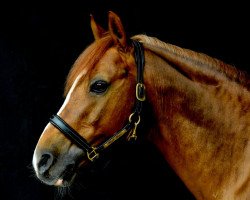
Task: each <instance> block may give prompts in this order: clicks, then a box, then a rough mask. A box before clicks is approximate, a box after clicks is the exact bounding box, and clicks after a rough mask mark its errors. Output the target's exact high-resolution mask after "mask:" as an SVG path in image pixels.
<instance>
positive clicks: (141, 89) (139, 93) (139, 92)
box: [136, 83, 146, 101]
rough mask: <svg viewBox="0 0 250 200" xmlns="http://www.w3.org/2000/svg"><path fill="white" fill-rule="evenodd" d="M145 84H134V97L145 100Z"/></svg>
mask: <svg viewBox="0 0 250 200" xmlns="http://www.w3.org/2000/svg"><path fill="white" fill-rule="evenodd" d="M145 89H146V87H145V85H144V84H143V83H137V84H136V98H137V99H138V100H139V101H145V100H146V95H145Z"/></svg>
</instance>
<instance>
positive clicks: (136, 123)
mask: <svg viewBox="0 0 250 200" xmlns="http://www.w3.org/2000/svg"><path fill="white" fill-rule="evenodd" d="M135 113H136V112H133V113H132V114H131V115H130V116H129V122H130V123H131V122H132V121H133V120H132V117H133V116H134V115H135ZM137 117H138V120H137V121H136V120H135V122H134V124H135V125H138V124H139V123H140V121H141V117H140V115H137Z"/></svg>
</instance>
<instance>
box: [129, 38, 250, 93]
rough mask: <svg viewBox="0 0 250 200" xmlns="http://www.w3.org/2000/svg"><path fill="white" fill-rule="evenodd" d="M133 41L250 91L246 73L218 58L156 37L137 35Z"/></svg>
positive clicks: (249, 82) (249, 80)
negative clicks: (191, 64)
mask: <svg viewBox="0 0 250 200" xmlns="http://www.w3.org/2000/svg"><path fill="white" fill-rule="evenodd" d="M132 39H135V40H138V41H140V42H142V43H143V44H144V46H145V48H147V49H149V50H152V51H154V50H155V48H160V49H162V50H163V51H167V52H169V53H171V54H174V55H175V56H178V58H181V59H183V60H185V61H188V62H190V61H191V62H192V63H195V64H196V65H197V66H200V67H206V68H208V70H209V71H216V72H217V73H219V74H220V75H223V76H225V77H226V78H228V79H229V80H232V81H235V82H237V83H239V84H240V85H241V86H243V87H245V88H246V89H248V90H250V78H249V75H248V74H247V73H246V72H243V71H241V70H239V69H236V68H235V67H234V66H232V65H229V64H226V63H224V62H222V61H220V60H218V59H216V58H212V57H210V56H208V55H206V54H203V53H198V52H195V51H192V50H189V49H184V48H180V47H178V46H175V45H172V44H169V43H165V42H163V41H161V40H159V39H157V38H155V37H149V36H146V35H136V36H134V37H132Z"/></svg>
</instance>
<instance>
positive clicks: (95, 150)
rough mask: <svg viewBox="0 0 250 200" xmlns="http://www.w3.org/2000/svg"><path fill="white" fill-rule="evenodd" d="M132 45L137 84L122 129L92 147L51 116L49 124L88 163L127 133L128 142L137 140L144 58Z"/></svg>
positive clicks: (57, 118) (59, 118)
mask: <svg viewBox="0 0 250 200" xmlns="http://www.w3.org/2000/svg"><path fill="white" fill-rule="evenodd" d="M132 44H133V46H134V53H135V62H136V65H137V84H136V88H135V89H136V92H135V96H136V102H135V109H134V112H133V113H132V114H131V115H130V116H129V119H128V123H127V124H126V125H125V126H124V127H123V128H122V129H120V130H119V131H117V132H116V133H114V135H113V136H111V137H110V138H108V139H107V140H106V141H104V142H103V143H101V144H100V145H98V146H96V147H93V146H92V145H91V144H89V143H88V142H87V141H86V140H85V139H84V138H83V137H82V136H81V135H80V134H79V133H78V132H77V131H75V130H74V129H73V128H72V127H71V126H70V125H69V124H67V123H66V122H65V121H64V120H63V119H62V118H61V117H59V116H58V115H53V116H52V117H51V118H50V123H51V124H52V125H53V126H55V127H56V128H57V129H58V130H59V131H60V132H62V133H63V134H64V135H65V136H66V137H68V138H69V139H70V140H71V141H73V142H74V143H75V144H76V145H77V146H78V147H80V148H81V149H83V150H84V151H85V152H86V153H87V157H88V159H89V160H90V161H94V160H95V159H97V158H98V157H99V153H100V152H101V151H102V150H104V149H106V148H107V147H109V146H110V145H111V144H112V143H114V142H115V141H116V140H118V139H119V138H120V137H122V136H123V135H125V134H126V133H129V134H128V136H127V139H128V140H131V139H135V140H136V138H137V136H136V130H137V126H138V125H139V123H140V121H141V118H140V114H141V110H142V103H143V101H145V99H146V94H145V85H144V84H143V68H144V64H145V58H144V51H143V46H142V44H141V43H140V42H138V41H134V40H132Z"/></svg>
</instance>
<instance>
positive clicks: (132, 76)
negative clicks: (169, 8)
mask: <svg viewBox="0 0 250 200" xmlns="http://www.w3.org/2000/svg"><path fill="white" fill-rule="evenodd" d="M108 19H109V20H108V25H109V26H108V31H105V30H104V29H103V28H102V27H100V26H99V25H98V24H97V23H96V22H95V21H94V19H93V17H91V28H92V31H93V35H94V38H95V41H94V42H93V43H92V44H91V45H90V46H89V47H88V48H86V50H85V51H84V52H83V53H82V54H81V55H80V56H79V58H78V59H77V60H76V62H75V63H74V66H73V67H72V69H71V71H70V73H69V75H68V78H67V82H66V87H65V96H66V99H65V102H64V103H63V105H62V107H61V108H60V110H59V111H58V113H57V115H55V116H53V117H52V118H51V120H50V123H48V125H47V126H46V128H45V129H44V131H43V133H42V135H41V137H40V139H39V141H38V144H37V146H36V149H35V152H34V156H33V166H34V169H35V172H36V175H37V177H38V178H39V179H40V180H41V181H43V182H44V183H46V184H48V185H55V186H62V187H63V186H67V185H70V184H71V183H72V181H73V179H74V177H75V176H76V171H77V170H78V169H79V168H80V167H83V166H85V165H87V164H89V163H91V161H93V160H95V159H98V157H99V156H101V155H102V154H101V151H102V150H103V149H105V148H107V147H109V146H110V145H111V144H112V143H113V142H116V141H117V140H118V139H119V140H125V139H126V138H133V137H134V138H136V128H137V125H139V123H140V117H141V118H146V119H148V121H149V123H147V127H148V128H147V131H145V132H143V133H142V134H141V135H144V137H147V139H148V140H149V141H150V142H152V143H153V144H154V145H155V146H156V147H157V148H158V149H159V150H160V152H161V153H162V155H163V157H164V158H165V160H166V161H167V162H168V163H169V165H170V166H171V167H172V168H173V169H174V171H175V172H176V174H177V175H178V176H179V177H180V178H181V180H182V181H183V182H184V183H185V185H186V186H187V188H188V189H189V190H190V191H191V192H192V194H193V195H194V196H195V197H196V198H197V199H226V200H231V199H250V143H249V139H250V112H249V109H250V92H249V88H250V87H249V85H250V84H249V83H250V82H249V78H248V75H247V74H246V73H243V72H241V71H239V70H237V69H236V68H234V67H232V66H230V65H228V64H225V63H224V62H222V61H220V60H218V59H215V58H211V57H209V56H207V55H205V54H202V53H197V52H194V51H191V50H187V49H184V48H180V47H177V46H174V45H171V44H168V43H165V42H162V41H160V40H158V39H157V38H153V37H149V36H146V35H136V36H134V37H132V38H131V40H128V39H127V37H126V33H125V31H124V28H123V25H122V23H121V20H120V19H119V17H118V16H117V15H116V14H115V13H113V12H109V17H108ZM144 102H147V108H145V106H144V104H145V103H144ZM143 106H144V107H143ZM144 108H145V109H149V110H151V111H152V113H151V114H150V115H141V112H140V111H141V109H142V110H143V109H144ZM122 136H125V137H122Z"/></svg>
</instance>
